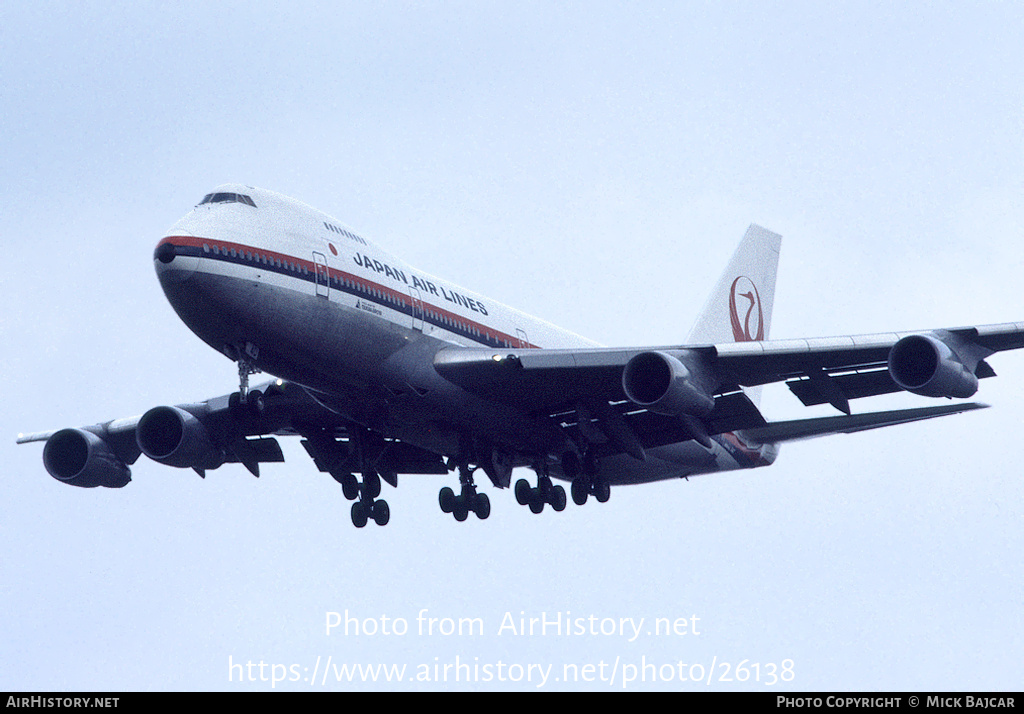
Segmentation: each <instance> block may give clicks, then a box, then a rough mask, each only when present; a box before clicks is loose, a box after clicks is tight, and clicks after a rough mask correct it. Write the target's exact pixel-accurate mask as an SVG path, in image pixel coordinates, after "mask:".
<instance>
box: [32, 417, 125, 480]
mask: <svg viewBox="0 0 1024 714" xmlns="http://www.w3.org/2000/svg"><path fill="white" fill-rule="evenodd" d="M43 465H44V466H45V467H46V471H47V473H49V474H50V475H51V476H53V477H54V478H55V479H57V480H58V481H61V482H63V483H66V484H70V485H71V486H81V487H83V488H95V487H96V486H106V487H107V488H121V487H122V486H125V485H126V484H128V482H130V481H131V480H132V475H131V474H132V472H131V469H129V468H128V466H127V465H126V464H125V463H124V462H123V461H121V459H119V458H118V457H117V455H116V454H115V453H114V450H113V449H111V448H110V445H109V444H107V442H105V441H104V440H103V439H101V438H100V437H98V436H96V435H95V434H93V433H92V432H91V431H85V430H84V429H61V430H60V431H58V432H57V433H56V434H54V435H53V436H51V437H50V438H49V439H47V440H46V446H44V447H43Z"/></svg>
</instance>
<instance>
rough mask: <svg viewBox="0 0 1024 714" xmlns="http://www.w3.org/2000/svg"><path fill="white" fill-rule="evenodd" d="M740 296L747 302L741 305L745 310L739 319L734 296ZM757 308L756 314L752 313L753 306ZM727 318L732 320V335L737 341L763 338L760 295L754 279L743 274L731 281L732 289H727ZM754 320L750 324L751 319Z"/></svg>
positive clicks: (751, 340) (762, 315) (752, 340)
mask: <svg viewBox="0 0 1024 714" xmlns="http://www.w3.org/2000/svg"><path fill="white" fill-rule="evenodd" d="M737 297H740V298H743V300H746V301H748V302H749V304H747V305H742V307H745V308H746V310H747V313H746V315H744V317H743V319H742V320H740V312H739V310H740V308H739V307H738V306H737V304H736V302H737V300H736V298H737ZM755 307H756V308H757V315H756V316H755V315H754V308H755ZM729 319H730V320H731V321H732V336H733V339H735V340H736V341H737V342H754V341H758V340H763V339H764V313H763V312H762V311H761V296H760V295H759V294H758V292H757V286H756V285H754V281H753V280H751V279H750V278H748V277H747V276H745V275H741V276H740V277H738V278H736V279H735V280H733V281H732V289H731V290H730V291H729ZM752 319H754V320H756V323H755V324H754V325H751V324H750V323H751V320H752Z"/></svg>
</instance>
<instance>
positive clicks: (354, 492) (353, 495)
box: [341, 474, 359, 501]
mask: <svg viewBox="0 0 1024 714" xmlns="http://www.w3.org/2000/svg"><path fill="white" fill-rule="evenodd" d="M341 493H342V494H343V495H344V496H345V498H347V499H348V500H349V501H354V500H356V499H357V498H359V482H358V481H357V480H356V477H355V476H353V475H352V474H345V475H344V476H342V477H341Z"/></svg>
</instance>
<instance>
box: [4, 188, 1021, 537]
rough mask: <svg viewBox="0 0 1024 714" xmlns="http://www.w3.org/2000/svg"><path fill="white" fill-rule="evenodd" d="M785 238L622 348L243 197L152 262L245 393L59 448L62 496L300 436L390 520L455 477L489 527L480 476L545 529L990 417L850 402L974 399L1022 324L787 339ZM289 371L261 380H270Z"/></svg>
mask: <svg viewBox="0 0 1024 714" xmlns="http://www.w3.org/2000/svg"><path fill="white" fill-rule="evenodd" d="M780 246H781V237H780V236H779V235H777V234H775V233H772V232H771V231H768V230H766V229H764V228H762V227H760V226H756V225H752V226H751V227H750V228H749V229H748V230H747V232H746V234H745V235H744V237H743V239H742V241H741V243H740V245H739V247H738V248H737V249H736V252H735V253H734V255H733V257H732V259H731V260H730V262H729V264H728V266H727V267H726V269H725V271H724V272H723V273H722V276H721V278H720V279H719V281H718V283H717V285H716V286H715V288H714V290H713V291H712V293H711V295H710V297H709V298H708V301H707V303H706V305H705V306H704V308H703V310H702V312H701V313H700V314H699V316H698V319H697V321H696V324H695V326H694V328H693V330H692V331H691V332H690V334H689V337H688V338H687V340H686V342H685V343H683V344H681V345H668V346H660V347H639V348H607V347H603V346H601V345H598V344H597V343H595V342H592V341H590V340H587V339H585V338H583V337H580V336H579V335H575V334H572V333H570V332H568V331H566V330H563V329H560V328H558V327H555V326H554V325H551V324H549V323H547V322H544V321H542V320H539V319H537V318H535V317H531V316H529V315H526V314H524V313H522V312H519V311H518V310H515V309H513V308H511V307H508V306H506V305H502V304H500V303H498V302H495V301H494V300H491V299H489V298H487V297H484V296H482V295H479V294H477V293H475V292H472V291H469V290H466V289H464V288H461V287H459V286H457V285H455V284H453V283H451V282H448V281H446V280H442V279H440V278H437V277H434V276H432V275H428V274H426V273H424V272H423V271H420V270H417V269H416V268H414V267H412V266H410V265H407V264H406V263H404V262H403V261H401V260H400V259H399V258H397V257H395V256H394V255H392V254H390V253H388V252H387V251H385V250H384V249H383V248H381V247H380V246H379V245H377V244H376V243H374V242H373V241H371V240H369V239H368V238H366V237H365V236H364V235H363V234H361V233H359V232H356V231H355V230H353V229H351V228H350V227H348V226H346V225H344V224H342V223H341V222H340V221H338V220H336V219H335V218H332V217H331V216H329V215H327V214H325V213H322V212H320V211H317V210H315V209H313V208H311V207H309V206H307V205H305V204H303V203H301V202H299V201H297V200H294V199H291V198H288V197H285V196H283V195H280V194H277V193H274V192H271V191H267V190H262V189H258V188H253V187H249V186H244V185H237V184H226V185H223V186H219V187H217V188H216V189H214V191H213V192H211V193H209V194H207V195H206V196H205V197H204V198H203V199H202V201H201V202H200V203H199V204H198V205H196V206H195V207H194V208H193V209H192V211H190V212H189V213H188V214H187V215H185V216H184V217H183V218H182V219H181V220H179V221H178V222H177V223H175V224H174V225H173V226H172V227H171V228H170V229H169V230H168V231H167V233H166V234H165V235H164V236H163V237H162V238H161V239H160V241H159V242H158V243H157V246H156V249H155V252H154V258H153V260H154V265H155V268H156V273H157V276H158V279H159V281H160V284H161V287H162V288H163V291H164V293H165V295H166V297H167V299H168V301H169V302H170V304H171V306H172V307H173V308H174V310H175V312H176V313H177V314H178V316H179V317H180V318H181V320H182V321H183V322H184V323H185V324H186V325H187V326H188V327H189V328H190V329H191V330H192V331H193V332H194V333H195V334H196V335H197V336H198V337H199V338H200V339H201V340H203V341H204V342H205V343H206V344H208V345H209V346H210V347H212V348H213V349H215V350H217V351H218V352H220V353H222V354H223V355H225V356H226V357H227V358H228V359H230V360H232V361H233V362H235V363H236V365H237V370H238V384H239V388H238V391H235V392H232V393H231V394H228V395H223V396H219V397H215V398H212V399H208V400H206V401H203V402H198V403H194V404H179V405H175V406H158V407H155V408H153V409H150V410H149V411H147V412H146V413H145V414H142V415H141V416H136V417H132V418H129V419H117V420H113V421H107V422H102V423H99V424H95V425H92V426H85V427H82V428H77V429H74V428H72V429H60V430H56V431H47V432H38V433H33V434H27V435H20V436H19V437H18V439H17V442H18V443H19V444H22V443H29V442H37V441H42V442H45V446H44V448H43V464H44V466H45V468H46V470H47V472H48V473H49V474H50V475H51V476H53V477H54V478H55V479H57V480H58V481H61V482H63V483H66V484H69V485H72V486H80V487H86V488H90V487H97V486H103V487H108V488H121V487H123V486H125V485H126V484H128V483H129V482H130V481H131V469H130V466H131V465H132V464H134V463H135V462H136V461H137V460H138V458H139V456H140V455H142V454H145V455H146V456H148V457H149V458H151V459H153V460H155V461H157V462H159V463H162V464H165V465H168V466H173V467H177V468H183V469H189V468H191V469H193V470H195V471H196V472H197V473H198V474H199V475H200V476H201V477H204V478H205V476H206V473H207V472H208V471H211V470H213V469H217V468H219V467H220V466H222V465H223V464H225V463H240V464H242V465H243V466H244V467H245V468H246V469H248V470H249V471H250V472H251V473H252V474H253V475H254V476H257V477H258V476H259V474H260V465H261V464H264V463H276V462H282V461H283V460H284V457H283V453H282V451H281V447H280V444H279V443H278V441H277V439H276V438H275V437H278V436H299V437H300V438H301V443H302V446H303V447H304V448H305V450H306V451H307V453H308V454H309V455H310V457H312V459H313V461H314V463H315V465H316V467H317V468H318V469H319V470H320V471H321V472H325V473H327V474H330V476H331V477H333V478H334V479H335V480H336V481H337V482H338V483H339V484H340V485H341V488H342V493H343V495H344V496H345V498H347V499H348V500H350V501H352V502H353V503H352V506H351V510H350V516H351V520H352V523H353V524H354V525H355V526H356V527H358V528H362V527H364V526H365V525H366V524H367V523H368V521H369V520H373V521H374V522H375V523H376V524H377V525H381V526H383V525H385V524H387V523H388V522H389V520H390V508H389V506H388V503H387V501H386V500H385V499H383V498H381V497H380V496H381V481H382V480H383V481H385V482H386V483H388V484H390V485H391V486H392V487H397V485H398V475H399V474H405V475H416V474H433V475H438V476H445V475H447V474H450V473H451V472H453V471H457V473H458V479H459V491H458V493H456V492H455V490H454V489H452V488H451V487H450V486H445V487H443V488H442V489H441V490H440V493H439V494H438V502H439V505H440V508H441V510H442V511H443V512H444V513H448V514H452V515H453V517H454V518H455V519H456V520H458V521H465V520H466V519H467V518H468V514H469V513H470V512H472V513H475V514H476V516H477V517H478V518H479V519H486V518H487V517H488V516H489V515H490V512H491V505H490V499H489V497H488V495H487V494H486V493H484V492H482V491H479V490H478V487H477V484H476V482H475V480H474V473H475V472H477V471H478V470H479V471H483V473H484V474H485V475H486V476H487V477H488V479H489V481H490V483H491V484H492V485H493V486H494V487H496V488H498V489H505V488H510V487H511V486H512V483H511V478H512V472H513V469H515V468H518V467H527V468H530V469H532V470H533V471H534V472H535V474H536V484H535V485H531V483H530V482H529V481H528V480H527V479H519V480H518V481H517V482H516V484H515V486H514V487H513V488H512V490H513V493H514V494H515V498H516V501H517V502H518V503H519V504H520V505H522V506H528V507H529V508H530V510H531V511H532V512H534V513H541V512H542V511H543V510H544V508H545V507H546V506H551V508H553V509H554V510H555V511H562V510H563V509H564V508H565V507H566V502H567V499H566V491H565V488H564V487H563V486H562V485H560V484H559V485H555V484H554V482H553V481H552V479H556V480H559V481H565V482H568V484H569V490H570V493H571V497H572V500H573V502H574V503H576V504H577V505H580V506H582V505H584V504H585V503H586V502H587V501H588V499H590V498H591V497H593V498H594V499H595V500H597V501H599V502H605V501H607V500H608V499H609V496H610V492H611V487H612V486H621V485H630V484H643V483H648V482H653V481H661V480H665V479H673V478H689V477H691V476H695V475H699V474H707V473H712V472H718V471H727V470H734V469H748V468H755V467H761V466H768V465H770V464H772V463H773V462H774V461H775V460H776V457H777V456H778V453H779V448H780V445H781V444H782V443H785V442H789V441H796V440H801V439H808V438H812V437H819V436H825V435H830V434H839V433H853V432H858V431H863V430H867V429H875V428H879V427H886V426H892V425H895V424H902V423H907V422H912V421H918V420H923V419H931V418H935V417H940V416H946V415H950V414H956V413H960V412H966V411H970V410H974V409H980V408H984V407H985V406H987V405H984V404H979V403H975V402H957V403H952V404H945V405H940V406H925V407H917V408H910V409H900V410H891V411H881V412H871V413H863V414H853V413H852V410H851V407H850V401H851V400H853V399H860V398H864V397H870V396H876V395H880V394H886V393H890V392H898V391H901V390H905V391H908V392H911V393H914V394H917V395H922V396H926V397H948V398H958V399H963V398H968V397H971V396H972V395H974V394H975V392H976V391H977V389H978V380H979V379H981V378H986V377H992V376H995V372H994V371H993V370H992V367H991V366H990V365H989V364H988V362H987V361H986V359H987V358H988V357H989V356H990V355H992V354H994V353H995V352H999V351H1002V350H1010V349H1018V348H1020V347H1024V323H1008V324H1000V325H986V326H975V327H961V328H950V329H935V330H925V331H919V332H910V333H884V334H876V335H860V336H843V337H829V338H813V339H792V340H769V339H768V335H769V328H770V323H771V316H772V305H773V302H774V294H775V279H776V272H777V267H778V260H779V251H780ZM260 372H263V373H267V374H269V375H272V376H273V377H275V379H273V380H271V381H268V382H266V383H263V384H260V385H257V386H254V387H252V388H250V386H249V378H250V376H252V375H254V374H257V373H260ZM777 382H784V383H785V384H786V385H787V386H788V387H789V389H790V390H791V391H792V393H793V394H794V395H795V396H796V397H797V398H798V399H799V400H800V401H801V402H802V403H803V404H804V405H807V406H812V405H822V404H829V405H831V406H832V407H834V408H835V409H837V410H838V411H839V412H841V414H839V415H834V416H825V417H816V418H810V419H799V420H791V421H776V422H769V421H767V420H766V419H765V418H764V416H763V415H762V414H761V412H760V410H759V409H758V406H757V405H758V399H759V394H760V387H761V386H762V385H765V384H769V383H777Z"/></svg>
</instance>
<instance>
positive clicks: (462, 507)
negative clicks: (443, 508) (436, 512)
mask: <svg viewBox="0 0 1024 714" xmlns="http://www.w3.org/2000/svg"><path fill="white" fill-rule="evenodd" d="M452 515H453V516H455V520H457V521H459V522H460V523H461V522H462V521H464V520H466V519H467V518H468V517H469V506H468V504H467V503H466V499H465V498H463V497H462V496H459V497H458V498H456V499H455V507H454V508H453V509H452Z"/></svg>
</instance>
